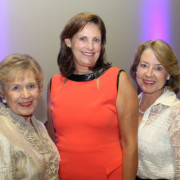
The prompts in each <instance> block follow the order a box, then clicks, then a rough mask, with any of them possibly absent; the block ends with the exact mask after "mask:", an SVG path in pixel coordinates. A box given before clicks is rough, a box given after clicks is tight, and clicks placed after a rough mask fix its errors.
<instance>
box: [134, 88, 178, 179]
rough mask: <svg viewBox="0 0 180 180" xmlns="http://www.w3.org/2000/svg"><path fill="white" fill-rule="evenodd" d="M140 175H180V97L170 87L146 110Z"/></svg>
mask: <svg viewBox="0 0 180 180" xmlns="http://www.w3.org/2000/svg"><path fill="white" fill-rule="evenodd" d="M141 98H142V94H140V95H139V100H141ZM137 176H138V177H140V178H144V179H171V180H175V179H176V180H179V179H180V100H179V99H177V97H176V95H175V93H174V92H171V91H169V90H168V89H165V91H164V93H163V94H162V95H161V96H160V97H159V98H158V99H157V100H156V102H155V103H154V104H153V105H151V106H150V107H149V108H148V109H147V110H146V112H145V114H144V116H143V118H142V122H141V124H140V126H139V130H138V173H137Z"/></svg>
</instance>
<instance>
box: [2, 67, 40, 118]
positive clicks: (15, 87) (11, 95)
mask: <svg viewBox="0 0 180 180" xmlns="http://www.w3.org/2000/svg"><path fill="white" fill-rule="evenodd" d="M21 73H22V72H21ZM18 75H19V76H18ZM17 77H20V78H15V79H14V80H13V81H10V82H6V83H5V84H4V91H5V93H4V99H5V100H6V102H7V105H8V106H9V107H10V108H11V110H12V111H13V112H14V113H16V114H18V115H20V116H23V117H24V118H25V120H26V121H30V118H31V116H32V114H33V112H34V110H35V108H36V106H37V104H38V102H39V88H38V84H37V81H36V79H35V76H34V73H33V72H32V71H31V70H27V71H25V73H24V74H23V79H22V78H21V75H20V72H19V73H18V74H17Z"/></svg>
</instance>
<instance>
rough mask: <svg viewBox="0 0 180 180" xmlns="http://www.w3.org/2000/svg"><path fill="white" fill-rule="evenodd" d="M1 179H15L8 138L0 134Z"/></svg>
mask: <svg viewBox="0 0 180 180" xmlns="http://www.w3.org/2000/svg"><path fill="white" fill-rule="evenodd" d="M0 142H1V143H0V179H9V180H10V179H13V163H12V159H11V148H10V144H9V143H8V141H7V139H6V138H5V137H4V136H3V135H2V134H0Z"/></svg>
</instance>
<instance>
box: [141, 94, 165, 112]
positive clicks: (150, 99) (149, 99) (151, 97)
mask: <svg viewBox="0 0 180 180" xmlns="http://www.w3.org/2000/svg"><path fill="white" fill-rule="evenodd" d="M162 93H163V92H162ZM162 93H154V94H147V93H144V92H142V99H141V100H140V102H139V112H140V113H141V114H144V113H145V111H146V110H147V109H148V108H149V107H150V106H151V105H152V104H153V103H154V102H155V101H156V100H157V99H158V98H159V97H160V96H161V94H162Z"/></svg>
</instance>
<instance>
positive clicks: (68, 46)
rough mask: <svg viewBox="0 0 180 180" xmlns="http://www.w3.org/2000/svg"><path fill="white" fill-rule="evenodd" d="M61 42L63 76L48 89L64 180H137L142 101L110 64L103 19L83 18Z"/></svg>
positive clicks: (71, 24) (68, 29)
mask: <svg viewBox="0 0 180 180" xmlns="http://www.w3.org/2000/svg"><path fill="white" fill-rule="evenodd" d="M60 38H61V49H60V53H59V56H58V65H59V68H60V72H61V73H60V74H57V75H54V76H53V77H52V79H51V81H50V83H49V88H48V90H49V91H48V94H49V96H48V97H49V101H48V102H49V111H48V115H49V121H48V131H49V134H50V136H51V137H52V139H53V140H54V141H55V143H56V145H57V148H58V150H59V153H60V155H61V164H60V169H59V177H60V179H61V180H65V179H66V180H117V179H118V180H121V179H123V180H134V179H135V176H136V170H137V126H138V125H137V124H138V123H137V120H138V110H137V109H138V99H137V95H136V91H135V90H134V88H133V86H132V84H131V83H130V80H129V78H128V75H127V74H126V73H125V72H124V71H123V72H121V69H120V68H117V67H112V66H111V65H110V63H107V62H106V63H105V61H104V52H105V42H106V29H105V26H104V23H103V21H102V19H101V18H100V17H99V16H97V15H94V14H91V13H80V14H77V15H76V16H74V17H73V18H72V19H70V20H69V21H68V23H67V24H66V26H65V27H64V29H63V31H62V33H61V37H60ZM120 72H121V74H120ZM118 76H119V78H118ZM54 132H55V133H54Z"/></svg>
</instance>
